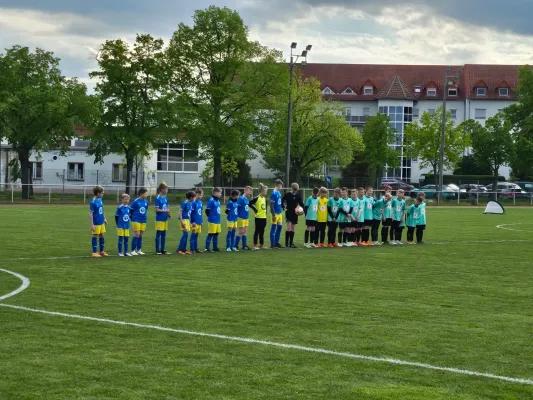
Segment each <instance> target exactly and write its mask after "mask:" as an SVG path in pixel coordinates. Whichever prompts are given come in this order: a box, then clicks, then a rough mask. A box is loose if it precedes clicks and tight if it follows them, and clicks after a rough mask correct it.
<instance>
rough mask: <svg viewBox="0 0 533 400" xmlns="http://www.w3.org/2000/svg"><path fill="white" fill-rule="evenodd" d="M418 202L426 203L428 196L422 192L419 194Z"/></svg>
mask: <svg viewBox="0 0 533 400" xmlns="http://www.w3.org/2000/svg"><path fill="white" fill-rule="evenodd" d="M417 197H418V200H420V203H423V202H424V201H426V194H425V193H424V192H420V193H418V196H417Z"/></svg>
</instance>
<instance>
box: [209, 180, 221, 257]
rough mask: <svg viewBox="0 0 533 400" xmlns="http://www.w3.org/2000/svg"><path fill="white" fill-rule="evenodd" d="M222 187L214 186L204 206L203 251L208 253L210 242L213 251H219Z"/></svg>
mask: <svg viewBox="0 0 533 400" xmlns="http://www.w3.org/2000/svg"><path fill="white" fill-rule="evenodd" d="M221 194H222V189H220V188H218V187H217V188H214V189H213V193H212V196H211V198H210V199H209V201H208V202H207V206H206V207H205V215H207V238H206V239H205V251H206V252H207V253H210V252H211V250H209V248H210V247H211V242H212V243H213V251H214V252H215V253H216V252H219V251H220V249H219V248H218V236H219V235H220V232H222V229H221V225H220V195H221Z"/></svg>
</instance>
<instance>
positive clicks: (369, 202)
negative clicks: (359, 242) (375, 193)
mask: <svg viewBox="0 0 533 400" xmlns="http://www.w3.org/2000/svg"><path fill="white" fill-rule="evenodd" d="M374 201H375V199H374V198H373V197H372V196H365V220H373V219H374V214H373V213H372V208H373V207H372V206H373V205H374Z"/></svg>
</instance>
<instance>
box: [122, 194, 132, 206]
mask: <svg viewBox="0 0 533 400" xmlns="http://www.w3.org/2000/svg"><path fill="white" fill-rule="evenodd" d="M120 200H121V201H122V204H124V205H125V206H126V205H128V204H129V202H130V195H129V194H127V193H124V194H123V195H122V196H120Z"/></svg>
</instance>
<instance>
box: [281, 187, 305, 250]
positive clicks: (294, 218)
mask: <svg viewBox="0 0 533 400" xmlns="http://www.w3.org/2000/svg"><path fill="white" fill-rule="evenodd" d="M291 189H292V190H291V191H290V192H287V193H285V196H283V199H282V201H281V202H282V204H283V205H284V208H285V210H286V211H285V218H286V219H287V230H286V231H285V247H288V248H291V249H295V248H296V246H295V245H294V230H295V229H296V225H298V214H297V213H296V208H297V207H302V208H303V207H304V203H303V202H302V197H301V196H300V193H299V192H298V191H299V190H300V186H299V185H298V184H297V183H293V184H292V185H291Z"/></svg>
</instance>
